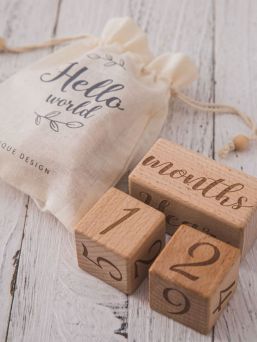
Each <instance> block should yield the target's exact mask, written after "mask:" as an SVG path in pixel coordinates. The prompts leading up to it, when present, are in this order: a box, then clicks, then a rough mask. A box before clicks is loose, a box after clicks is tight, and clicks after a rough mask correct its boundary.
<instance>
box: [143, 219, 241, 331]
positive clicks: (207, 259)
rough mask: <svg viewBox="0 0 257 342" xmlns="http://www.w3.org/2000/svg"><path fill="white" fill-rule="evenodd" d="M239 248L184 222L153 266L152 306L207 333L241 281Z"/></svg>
mask: <svg viewBox="0 0 257 342" xmlns="http://www.w3.org/2000/svg"><path fill="white" fill-rule="evenodd" d="M239 262H240V251H239V249H237V248H235V247H232V246H230V245H228V244H226V243H224V242H222V241H219V240H217V239H215V238H213V237H211V236H209V235H207V234H205V233H202V232H199V231H198V230H196V229H194V228H191V227H188V226H186V225H182V226H180V228H179V229H178V230H177V231H176V233H175V234H174V235H173V237H172V238H171V239H170V241H169V242H168V244H167V245H166V247H165V249H164V250H163V251H162V253H161V254H160V255H159V256H158V258H157V259H156V260H155V262H154V263H153V265H152V266H151V268H150V277H149V281H150V306H151V308H152V309H154V310H156V311H158V312H160V313H162V314H165V315H166V316H168V317H171V318H173V319H175V320H177V321H178V322H180V323H183V324H185V325H187V326H189V327H191V328H193V329H195V330H197V331H199V332H201V333H203V334H207V333H208V332H209V331H210V330H211V328H212V327H213V325H214V324H215V322H216V320H217V318H218V316H219V315H220V313H221V312H222V311H223V309H224V307H225V306H226V303H227V302H228V300H229V299H230V298H231V296H232V294H233V293H234V291H235V289H236V285H237V279H238V270H239Z"/></svg>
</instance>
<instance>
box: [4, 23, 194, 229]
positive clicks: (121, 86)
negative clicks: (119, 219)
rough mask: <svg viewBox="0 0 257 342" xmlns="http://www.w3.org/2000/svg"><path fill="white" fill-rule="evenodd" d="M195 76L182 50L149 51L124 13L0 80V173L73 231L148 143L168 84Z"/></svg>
mask: <svg viewBox="0 0 257 342" xmlns="http://www.w3.org/2000/svg"><path fill="white" fill-rule="evenodd" d="M80 38H81V37H80ZM1 43H2V49H3V50H5V52H22V51H24V49H23V50H22V51H21V50H20V51H19V49H16V51H15V49H14V50H13V51H11V49H9V50H8V48H7V47H6V46H5V45H4V44H3V41H1ZM56 43H58V41H54V42H53V44H52V45H55V44H56ZM46 46H49V44H48V45H46ZM25 50H26V49H25ZM27 50H30V48H28V49H27ZM196 75H197V72H196V68H195V66H194V64H193V63H192V62H191V61H190V60H189V58H188V57H186V56H185V55H183V54H179V53H177V54H164V55H161V56H159V57H157V58H154V57H153V56H152V54H151V53H150V51H149V48H148V43H147V39H146V36H145V34H144V33H143V32H142V31H141V29H140V28H139V27H138V26H137V25H136V24H135V23H134V22H133V21H132V20H131V19H129V18H116V19H112V20H110V21H109V22H108V23H107V25H106V26H105V28H104V30H103V33H102V35H101V37H100V38H96V37H91V36H90V37H88V38H86V39H82V40H81V41H80V42H79V43H78V42H77V43H75V44H72V45H69V46H68V47H66V48H63V49H61V50H59V51H58V52H55V53H53V54H50V55H49V56H48V57H46V58H44V59H42V60H40V61H39V62H37V63H35V64H34V65H32V66H29V67H27V68H26V69H24V70H22V71H20V72H18V73H17V74H15V75H14V76H12V77H11V78H9V79H8V80H6V81H5V82H3V83H2V84H1V85H0V94H1V96H0V119H1V125H0V147H1V148H0V177H1V178H2V179H3V180H4V181H6V182H8V183H9V184H11V185H12V186H14V187H16V188H17V189H19V190H21V191H23V192H24V193H26V194H28V195H30V196H31V197H32V198H33V199H34V200H35V202H36V203H37V205H38V206H39V207H40V208H41V209H42V210H46V211H49V212H51V213H52V214H53V215H55V216H56V217H57V218H58V219H59V220H60V221H61V222H62V223H63V224H64V225H65V227H67V228H68V229H71V230H72V228H73V227H74V225H75V224H76V223H77V222H78V221H79V220H80V219H81V217H82V216H84V215H85V213H86V212H87V211H88V210H89V209H90V207H91V206H92V205H93V204H94V203H95V202H96V201H97V200H98V199H99V198H100V196H101V195H102V194H103V193H104V192H105V191H106V190H107V189H108V188H110V187H111V186H112V185H114V184H115V183H116V182H117V181H118V180H119V179H120V177H121V176H122V175H123V174H124V173H125V172H126V170H127V169H128V168H129V167H130V166H132V165H133V164H135V163H136V162H137V161H138V160H139V159H140V158H141V157H142V155H143V153H145V152H146V151H147V149H149V147H150V146H151V145H152V144H153V143H154V141H155V140H156V138H157V137H158V134H159V132H160V130H161V128H162V126H163V123H164V121H165V118H166V115H167V112H168V104H169V99H170V88H171V87H172V89H173V91H176V92H177V93H178V92H179V89H180V88H181V87H182V86H185V85H187V84H189V83H190V82H191V81H192V80H193V79H195V78H196Z"/></svg>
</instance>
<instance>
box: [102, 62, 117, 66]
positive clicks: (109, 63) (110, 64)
mask: <svg viewBox="0 0 257 342" xmlns="http://www.w3.org/2000/svg"><path fill="white" fill-rule="evenodd" d="M115 64H117V63H115V62H113V61H110V62H107V63H104V65H105V66H113V65H115Z"/></svg>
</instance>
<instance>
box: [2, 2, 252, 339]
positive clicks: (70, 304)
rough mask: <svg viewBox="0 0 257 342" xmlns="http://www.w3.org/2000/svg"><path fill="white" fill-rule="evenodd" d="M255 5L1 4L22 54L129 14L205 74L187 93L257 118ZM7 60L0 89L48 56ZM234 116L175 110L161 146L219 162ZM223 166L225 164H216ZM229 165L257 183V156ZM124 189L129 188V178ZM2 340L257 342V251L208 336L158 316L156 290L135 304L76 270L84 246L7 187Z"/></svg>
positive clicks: (236, 127) (160, 47)
mask: <svg viewBox="0 0 257 342" xmlns="http://www.w3.org/2000/svg"><path fill="white" fill-rule="evenodd" d="M256 11H257V3H256V1H255V0H249V1H245V0H234V1H232V0H227V1H224V0H210V1H206V0H197V1H189V0H181V1H176V0H158V1H154V0H123V1H120V0H108V1H106V0H76V1H74V0H39V1H37V2H35V1H33V0H0V19H1V20H0V35H2V36H4V37H5V38H6V39H7V40H8V42H9V43H10V45H11V44H13V45H22V44H26V43H35V42H38V41H42V40H46V39H49V38H51V37H55V36H57V37H61V36H63V35H73V34H83V33H92V34H99V33H100V32H101V30H102V28H103V26H104V24H105V22H106V21H107V20H108V19H109V18H111V17H113V16H124V15H129V16H131V17H132V18H134V20H135V21H136V22H137V23H138V24H139V25H140V26H141V27H142V28H143V29H144V30H145V31H146V32H147V34H148V36H149V42H150V45H151V47H152V50H153V52H154V53H156V54H159V53H163V52H165V51H174V52H175V51H182V52H185V53H187V54H189V55H190V56H191V57H192V58H193V60H194V61H195V63H196V64H197V65H198V67H199V79H198V81H196V82H195V83H194V84H193V85H192V87H189V88H188V89H186V90H185V93H186V94H188V95H190V96H192V97H194V98H196V99H198V100H204V101H212V100H216V101H218V102H225V103H227V102H228V103H230V104H234V105H237V106H238V107H239V108H240V109H241V110H244V111H246V112H247V113H249V115H251V116H252V117H255V118H256V120H257V108H256V107H257V106H256V104H257V103H256V102H257V99H256V91H257V68H256V56H257V40H256V34H257V25H256ZM50 52H51V49H46V50H42V51H36V52H33V53H28V54H24V55H21V56H15V55H13V56H11V55H0V81H3V80H5V79H6V78H7V77H8V76H10V75H12V74H14V73H15V72H16V71H17V70H20V69H21V68H22V67H24V66H26V65H29V64H30V63H32V62H33V61H36V60H38V59H39V58H40V57H42V56H45V55H47V54H48V53H50ZM240 132H247V129H245V127H244V126H243V124H242V123H241V122H240V121H239V120H238V119H237V118H236V117H233V116H231V115H228V114H227V115H220V114H219V115H213V114H206V113H200V112H196V111H194V110H192V109H190V108H187V107H185V106H183V105H181V104H180V103H179V102H178V101H176V100H171V104H170V111H169V116H168V119H167V122H166V124H165V126H164V128H163V131H162V134H161V135H162V136H163V137H165V138H168V139H171V140H173V141H175V142H177V143H179V144H182V145H184V146H185V147H189V148H191V149H193V150H194V151H198V152H201V153H203V154H204V155H207V156H210V157H213V158H216V157H217V150H218V149H219V148H220V147H221V146H222V145H223V144H224V143H226V142H228V140H229V138H230V137H231V136H233V135H234V134H237V133H240ZM217 158H218V157H217ZM222 162H224V163H225V164H226V165H228V166H233V167H235V168H237V169H239V170H243V171H246V172H247V173H249V174H251V175H254V176H257V147H256V146H254V145H253V146H252V147H251V149H250V150H249V151H248V152H245V153H243V154H241V155H240V156H239V155H237V154H232V155H231V156H229V158H227V159H226V160H225V161H222ZM120 187H121V188H123V189H126V178H124V179H123V180H122V181H121V183H120ZM0 213H1V216H0V285H1V286H0V306H1V310H0V321H1V324H0V341H4V340H8V341H15V342H17V341H18V342H19V341H26V342H27V341H29V342H30V341H44V342H45V341H54V342H56V341H74V342H75V341H90V342H91V341H93V342H94V341H99V342H102V341H103V342H108V341H110V342H116V341H125V340H126V339H127V340H128V341H131V342H132V341H133V342H134V341H136V342H142V341H143V342H157V341H158V342H159V341H160V342H165V341H190V342H194V341H197V342H198V341H208V342H209V341H222V342H223V341H233V342H235V341H250V342H251V341H255V340H256V338H257V300H256V294H257V272H256V264H257V245H256V244H255V248H253V249H252V250H251V251H250V253H249V254H248V255H247V257H246V258H245V260H244V261H243V263H242V264H241V268H240V279H239V284H238V289H237V293H236V295H235V296H234V297H233V299H232V300H231V302H230V303H229V306H228V307H227V308H226V310H225V312H224V314H223V315H222V317H221V318H220V319H219V321H218V322H217V324H216V326H215V328H214V329H213V331H212V332H211V333H210V334H209V335H208V336H202V335H200V334H198V333H196V332H194V331H192V330H191V329H188V328H186V327H183V326H181V325H180V324H178V323H176V322H174V321H172V320H169V319H168V318H166V317H164V316H162V315H160V314H158V313H156V312H153V311H152V310H150V308H149V303H148V292H147V291H148V285H147V281H145V282H144V283H143V285H142V286H141V287H140V288H139V289H138V290H137V291H136V292H135V294H133V295H131V296H129V297H127V296H126V295H124V294H122V293H121V292H119V291H117V290H115V289H113V288H111V287H110V286H108V285H106V284H105V283H103V282H101V281H100V280H97V279H95V278H93V277H92V276H90V275H89V274H86V273H85V272H83V271H82V270H80V269H79V268H78V267H77V264H76V254H75V245H74V239H73V236H72V235H71V234H69V233H68V232H67V231H66V230H65V228H64V227H63V226H61V224H59V223H58V222H57V221H56V220H55V219H54V218H53V217H51V216H50V215H48V214H45V213H41V212H39V211H38V209H37V208H36V206H35V205H34V203H33V202H32V201H31V200H30V199H29V198H28V197H27V196H25V195H23V194H21V193H19V192H18V191H16V190H14V189H12V188H11V187H9V186H7V185H5V184H3V183H1V184H0Z"/></svg>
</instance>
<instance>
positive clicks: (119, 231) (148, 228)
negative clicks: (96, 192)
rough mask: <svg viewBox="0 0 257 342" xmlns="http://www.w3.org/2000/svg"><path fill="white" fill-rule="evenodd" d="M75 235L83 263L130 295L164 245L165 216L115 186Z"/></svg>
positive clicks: (83, 266) (95, 274)
mask: <svg viewBox="0 0 257 342" xmlns="http://www.w3.org/2000/svg"><path fill="white" fill-rule="evenodd" d="M75 238H76V247H77V257H78V264H79V266H80V267H81V268H82V269H83V270H85V271H87V272H89V273H90V274H92V275H94V276H95V277H97V278H100V279H101V280H103V281H105V282H106V283H108V284H110V285H112V286H113V287H116V288H117V289H119V290H120V291H122V292H125V293H127V294H130V293H132V292H133V291H134V290H135V289H136V288H137V287H138V286H139V284H140V283H141V282H142V281H143V279H144V278H145V277H146V276H147V273H148V268H149V267H150V265H151V263H152V262H153V261H154V259H155V258H156V257H157V255H158V254H159V253H160V251H161V250H162V248H163V246H164V240H165V216H164V214H163V213H161V212H159V211H157V210H156V209H154V208H152V207H150V206H148V205H146V204H144V203H142V202H141V201H138V200H137V199H135V198H133V197H131V196H129V195H127V194H126V193H124V192H122V191H119V190H117V189H116V188H111V189H110V190H108V191H107V192H106V193H105V194H104V195H103V196H102V197H101V198H100V200H99V201H98V202H97V203H96V204H95V205H94V206H93V208H92V209H91V210H90V211H89V212H88V213H87V214H86V215H85V216H84V218H83V219H82V220H81V221H80V222H79V224H78V225H77V227H76V230H75Z"/></svg>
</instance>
